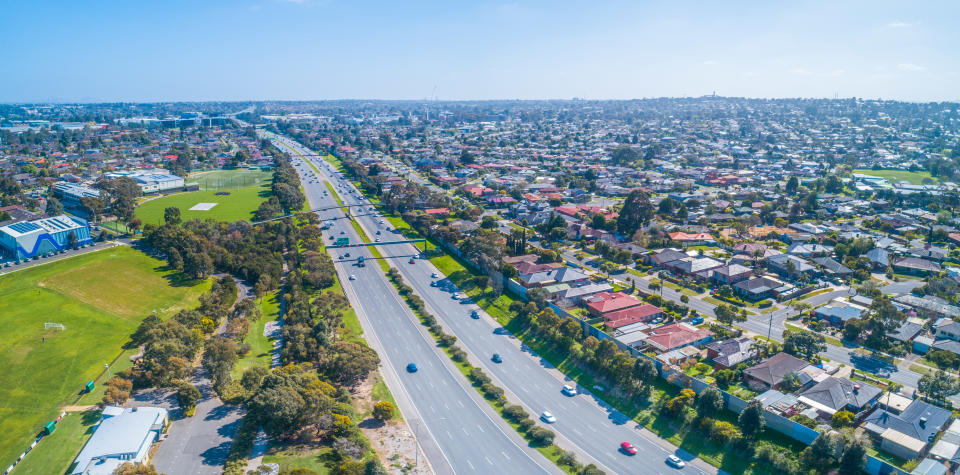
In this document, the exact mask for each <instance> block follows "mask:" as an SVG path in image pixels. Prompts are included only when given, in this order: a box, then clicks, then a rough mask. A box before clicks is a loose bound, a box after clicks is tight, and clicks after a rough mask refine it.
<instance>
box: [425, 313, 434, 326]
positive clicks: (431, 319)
mask: <svg viewBox="0 0 960 475" xmlns="http://www.w3.org/2000/svg"><path fill="white" fill-rule="evenodd" d="M423 323H424V324H425V325H426V326H428V327H432V326H434V325H436V324H437V317H434V316H433V314H430V313H424V314H423Z"/></svg>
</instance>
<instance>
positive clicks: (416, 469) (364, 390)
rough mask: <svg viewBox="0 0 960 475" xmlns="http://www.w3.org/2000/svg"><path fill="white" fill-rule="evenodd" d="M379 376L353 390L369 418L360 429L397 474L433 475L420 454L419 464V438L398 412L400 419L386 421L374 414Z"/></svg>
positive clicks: (360, 411) (361, 411) (357, 403)
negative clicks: (374, 391)
mask: <svg viewBox="0 0 960 475" xmlns="http://www.w3.org/2000/svg"><path fill="white" fill-rule="evenodd" d="M377 378H378V376H372V377H370V378H367V380H366V381H364V382H363V383H361V384H360V385H358V386H357V387H356V388H355V389H354V390H353V400H354V406H355V407H356V409H357V413H358V414H360V415H363V416H364V417H365V419H364V420H362V421H360V424H359V426H360V430H362V431H363V434H364V435H365V436H367V439H369V440H370V446H371V447H373V450H376V451H377V455H378V456H379V457H380V461H381V462H382V463H383V466H384V467H386V468H387V470H389V471H390V473H393V474H430V473H432V472H431V470H430V467H429V465H428V464H427V463H426V461H425V460H424V457H423V453H422V452H420V454H419V465H418V464H417V462H418V457H417V452H418V451H419V447H418V446H417V441H416V438H415V437H414V435H413V431H412V430H411V429H410V427H408V426H407V423H406V422H404V421H403V420H402V419H400V417H399V413H398V414H397V416H398V417H397V418H395V419H393V420H390V421H387V422H386V423H385V424H384V423H381V422H380V421H378V420H376V419H374V418H373V417H371V416H370V413H371V412H372V411H373V404H374V401H373V398H372V397H371V392H372V391H373V383H374V382H375V381H376V380H377Z"/></svg>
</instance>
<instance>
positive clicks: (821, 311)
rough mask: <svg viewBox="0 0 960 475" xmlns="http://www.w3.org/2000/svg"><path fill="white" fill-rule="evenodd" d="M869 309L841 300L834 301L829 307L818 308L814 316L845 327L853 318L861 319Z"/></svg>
mask: <svg viewBox="0 0 960 475" xmlns="http://www.w3.org/2000/svg"><path fill="white" fill-rule="evenodd" d="M866 311H867V309H866V308H865V307H861V306H860V305H855V304H852V303H850V302H846V301H843V300H840V299H834V300H833V302H831V303H830V304H828V305H824V306H822V307H817V308H816V309H814V311H813V315H814V316H815V317H817V318H819V319H821V320H826V321H827V322H829V323H831V324H833V325H839V326H843V325H844V324H845V323H847V320H850V319H851V318H860V317H861V316H862V315H863V314H864V312H866Z"/></svg>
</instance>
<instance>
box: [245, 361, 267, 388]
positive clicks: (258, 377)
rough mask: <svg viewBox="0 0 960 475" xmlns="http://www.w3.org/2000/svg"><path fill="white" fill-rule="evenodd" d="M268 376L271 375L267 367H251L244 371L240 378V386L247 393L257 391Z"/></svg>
mask: <svg viewBox="0 0 960 475" xmlns="http://www.w3.org/2000/svg"><path fill="white" fill-rule="evenodd" d="M268 374H270V370H269V369H267V367H266V366H251V367H249V368H247V369H246V370H244V371H243V376H241V377H240V386H242V387H243V389H244V390H246V391H247V392H253V391H256V390H257V389H258V388H259V387H260V384H261V383H263V379H264V378H266V377H267V375H268Z"/></svg>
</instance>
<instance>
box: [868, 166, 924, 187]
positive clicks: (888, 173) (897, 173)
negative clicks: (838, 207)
mask: <svg viewBox="0 0 960 475" xmlns="http://www.w3.org/2000/svg"><path fill="white" fill-rule="evenodd" d="M853 172H854V173H860V174H863V175H870V176H878V177H880V178H885V179H886V180H887V181H889V182H891V183H896V182H899V181H903V180H906V181H908V182H910V183H911V184H913V185H920V184H922V183H923V179H924V178H932V177H931V176H930V172H928V171H923V172H910V171H905V170H869V169H866V168H861V169H857V170H854V171H853ZM934 181H936V179H935V178H934Z"/></svg>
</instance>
